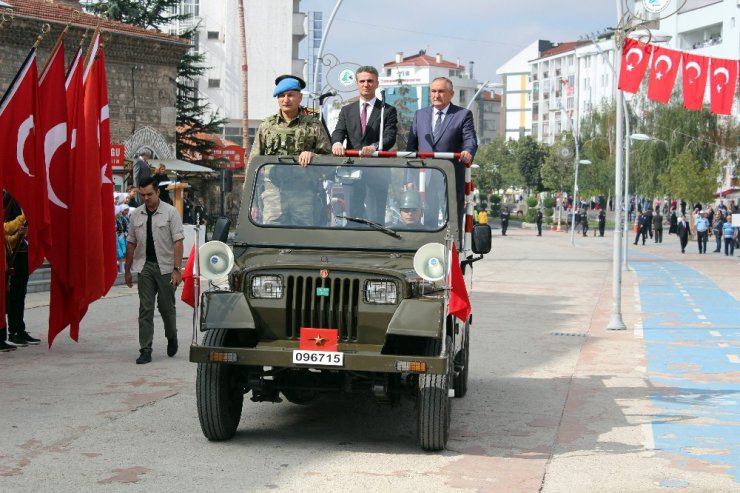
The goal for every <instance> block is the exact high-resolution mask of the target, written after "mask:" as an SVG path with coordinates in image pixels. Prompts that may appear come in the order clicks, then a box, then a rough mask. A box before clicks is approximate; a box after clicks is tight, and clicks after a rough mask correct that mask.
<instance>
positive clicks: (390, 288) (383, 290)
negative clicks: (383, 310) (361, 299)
mask: <svg viewBox="0 0 740 493" xmlns="http://www.w3.org/2000/svg"><path fill="white" fill-rule="evenodd" d="M397 301H398V290H397V288H396V283H395V282H393V281H366V282H365V303H375V304H378V305H395V304H396V302H397Z"/></svg>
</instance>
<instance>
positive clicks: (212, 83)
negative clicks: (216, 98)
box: [208, 79, 221, 89]
mask: <svg viewBox="0 0 740 493" xmlns="http://www.w3.org/2000/svg"><path fill="white" fill-rule="evenodd" d="M218 87H221V79H208V88H209V89H214V88H218Z"/></svg>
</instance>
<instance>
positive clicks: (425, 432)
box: [417, 375, 450, 450]
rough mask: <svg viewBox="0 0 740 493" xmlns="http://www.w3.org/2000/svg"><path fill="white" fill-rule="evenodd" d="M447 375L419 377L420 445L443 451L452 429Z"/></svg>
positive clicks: (418, 423)
mask: <svg viewBox="0 0 740 493" xmlns="http://www.w3.org/2000/svg"><path fill="white" fill-rule="evenodd" d="M448 389H449V380H448V378H447V375H419V402H418V407H419V415H418V418H417V425H418V428H419V445H421V448H423V449H424V450H442V449H444V448H445V445H446V444H447V433H448V431H449V429H450V397H449V394H448Z"/></svg>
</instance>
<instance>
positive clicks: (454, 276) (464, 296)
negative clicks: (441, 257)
mask: <svg viewBox="0 0 740 493" xmlns="http://www.w3.org/2000/svg"><path fill="white" fill-rule="evenodd" d="M451 257H452V260H451V261H450V263H451V266H450V274H449V275H450V282H449V285H450V286H451V289H450V305H449V310H448V312H449V314H450V315H454V316H455V317H457V318H459V319H460V320H463V321H466V322H467V320H468V317H469V316H470V298H468V289H467V288H466V287H465V278H464V277H463V274H462V269H461V268H460V257H458V255H457V247H456V246H455V244H454V243H453V244H452V255H451Z"/></svg>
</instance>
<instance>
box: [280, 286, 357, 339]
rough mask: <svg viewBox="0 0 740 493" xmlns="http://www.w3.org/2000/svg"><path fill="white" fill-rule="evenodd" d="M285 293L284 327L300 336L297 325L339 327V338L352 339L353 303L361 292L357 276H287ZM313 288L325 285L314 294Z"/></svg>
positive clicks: (355, 323) (354, 329)
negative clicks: (325, 293)
mask: <svg viewBox="0 0 740 493" xmlns="http://www.w3.org/2000/svg"><path fill="white" fill-rule="evenodd" d="M286 284H287V286H286V290H285V292H286V297H285V308H286V309H285V313H286V327H288V330H289V334H290V337H294V338H298V337H300V329H301V327H315V328H319V329H339V339H340V340H343V341H356V340H357V339H358V334H357V304H358V302H359V300H360V296H361V294H362V287H361V285H360V281H359V280H358V279H342V278H331V279H328V278H327V279H322V278H321V277H308V276H288V277H287V283H286ZM316 288H329V295H328V296H317V294H316Z"/></svg>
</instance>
